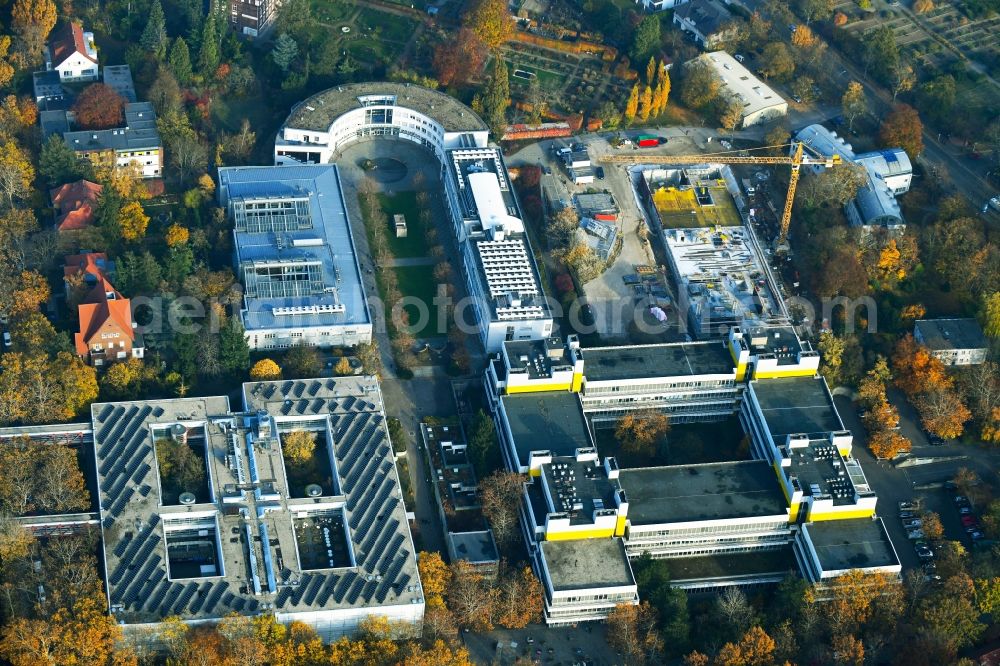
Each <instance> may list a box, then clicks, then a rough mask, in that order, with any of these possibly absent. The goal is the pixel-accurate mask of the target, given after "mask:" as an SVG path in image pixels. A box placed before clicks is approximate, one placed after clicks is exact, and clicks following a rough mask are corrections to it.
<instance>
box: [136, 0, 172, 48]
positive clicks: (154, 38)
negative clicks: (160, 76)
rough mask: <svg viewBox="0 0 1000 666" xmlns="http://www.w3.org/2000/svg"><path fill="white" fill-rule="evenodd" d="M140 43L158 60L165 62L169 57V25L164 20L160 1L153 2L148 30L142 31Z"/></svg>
mask: <svg viewBox="0 0 1000 666" xmlns="http://www.w3.org/2000/svg"><path fill="white" fill-rule="evenodd" d="M139 43H140V44H142V48H144V49H146V50H147V51H149V52H151V53H152V54H153V55H154V56H155V57H156V59H157V60H163V59H164V58H165V57H166V55H167V24H166V21H165V20H164V18H163V5H161V4H160V0H153V4H152V6H151V7H150V8H149V18H148V19H147V20H146V28H145V30H143V31H142V36H141V37H140V38H139Z"/></svg>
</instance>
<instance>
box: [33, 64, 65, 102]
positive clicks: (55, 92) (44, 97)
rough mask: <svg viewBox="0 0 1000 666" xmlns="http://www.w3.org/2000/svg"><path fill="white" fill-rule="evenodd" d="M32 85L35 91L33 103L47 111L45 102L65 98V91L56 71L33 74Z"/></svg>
mask: <svg viewBox="0 0 1000 666" xmlns="http://www.w3.org/2000/svg"><path fill="white" fill-rule="evenodd" d="M31 81H32V85H33V86H34V89H35V101H36V102H37V103H38V104H39V105H41V106H42V108H43V109H48V108H49V107H48V106H47V104H46V103H47V102H49V101H52V100H60V101H61V100H63V98H64V97H65V96H66V90H65V89H64V88H63V85H62V80H61V79H60V78H59V72H57V71H56V70H54V69H53V70H49V71H46V72H35V73H34V74H32V75H31Z"/></svg>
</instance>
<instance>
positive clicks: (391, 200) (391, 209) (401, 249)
mask: <svg viewBox="0 0 1000 666" xmlns="http://www.w3.org/2000/svg"><path fill="white" fill-rule="evenodd" d="M378 199H379V203H381V204H382V210H384V211H385V214H386V215H387V216H388V217H389V233H388V236H389V249H390V250H392V253H393V254H394V255H396V257H398V258H404V257H426V256H427V253H428V248H427V239H426V233H425V229H424V224H423V222H421V221H420V208H419V207H418V206H417V193H416V192H400V193H398V194H392V195H389V194H380V195H379V197H378ZM396 214H400V215H403V216H404V217H405V218H406V229H407V233H406V238H396V232H395V228H394V227H393V226H392V225H393V221H392V216H393V215H396Z"/></svg>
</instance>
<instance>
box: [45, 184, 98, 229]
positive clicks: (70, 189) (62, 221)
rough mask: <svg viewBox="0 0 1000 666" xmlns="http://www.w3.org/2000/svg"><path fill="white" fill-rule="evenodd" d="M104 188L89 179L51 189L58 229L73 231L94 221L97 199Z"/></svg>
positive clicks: (50, 194) (50, 196)
mask: <svg viewBox="0 0 1000 666" xmlns="http://www.w3.org/2000/svg"><path fill="white" fill-rule="evenodd" d="M103 190H104V188H103V187H102V186H100V185H98V184H97V183H92V182H90V181H89V180H78V181H76V182H75V183H66V184H65V185H60V186H59V187H56V188H54V189H52V190H49V198H51V199H52V207H53V208H55V209H56V210H57V211H58V213H57V214H56V229H58V230H59V231H73V230H76V229H84V228H86V227H89V226H90V225H91V224H93V222H94V215H95V213H96V210H97V200H98V198H99V197H100V196H101V192H102V191H103Z"/></svg>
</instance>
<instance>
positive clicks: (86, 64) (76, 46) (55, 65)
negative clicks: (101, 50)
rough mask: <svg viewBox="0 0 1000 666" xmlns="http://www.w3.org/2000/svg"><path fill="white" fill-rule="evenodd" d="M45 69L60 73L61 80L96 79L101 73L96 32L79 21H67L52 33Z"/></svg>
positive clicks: (46, 52)
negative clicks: (88, 29)
mask: <svg viewBox="0 0 1000 666" xmlns="http://www.w3.org/2000/svg"><path fill="white" fill-rule="evenodd" d="M44 55H45V69H46V71H55V72H58V73H59V79H60V80H61V81H96V80H97V76H98V74H99V72H98V69H99V66H98V60H97V47H96V46H95V45H94V33H92V32H84V31H83V28H81V27H80V24H79V23H66V24H64V25H63V26H62V27H61V28H59V29H57V30H56V31H55V32H54V33H52V38H51V39H50V40H49V43H48V45H47V46H46V47H45V54H44Z"/></svg>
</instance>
